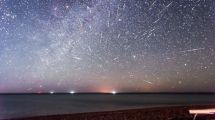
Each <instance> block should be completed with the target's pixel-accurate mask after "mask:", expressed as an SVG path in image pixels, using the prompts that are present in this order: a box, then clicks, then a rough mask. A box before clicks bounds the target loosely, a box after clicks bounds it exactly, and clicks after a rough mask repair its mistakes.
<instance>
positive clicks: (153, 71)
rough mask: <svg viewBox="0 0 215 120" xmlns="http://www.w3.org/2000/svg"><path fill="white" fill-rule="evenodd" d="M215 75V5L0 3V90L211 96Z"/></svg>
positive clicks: (210, 0) (168, 0)
mask: <svg viewBox="0 0 215 120" xmlns="http://www.w3.org/2000/svg"><path fill="white" fill-rule="evenodd" d="M214 73H215V1H214V0H180V1H179V0H178V1H173V0H86V1H80V0H73V1H72V0H71V1H70V0H1V1H0V92H3V93H4V92H49V91H55V92H69V91H77V92H111V91H113V90H115V91H117V92H155V91H156V92H159V91H161V92H163V91H173V92H175V91H176V92H177V91H189V92H192V91H195V92H204V91H211V92H212V91H213V92H214V91H215V89H214V88H213V85H214V84H215V74H214Z"/></svg>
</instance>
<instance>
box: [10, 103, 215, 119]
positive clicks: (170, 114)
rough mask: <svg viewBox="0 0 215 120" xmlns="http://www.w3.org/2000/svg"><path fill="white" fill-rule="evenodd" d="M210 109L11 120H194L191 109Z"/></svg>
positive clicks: (175, 108) (162, 109) (159, 109)
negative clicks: (190, 112)
mask: <svg viewBox="0 0 215 120" xmlns="http://www.w3.org/2000/svg"><path fill="white" fill-rule="evenodd" d="M209 108H215V105H188V106H172V107H170V106H168V107H153V108H142V109H128V110H116V111H105V112H89V113H75V114H65V115H51V116H38V117H27V118H18V119H10V120H143V119H144V120H193V117H194V115H191V114H189V111H188V110H189V109H209ZM198 119H204V120H211V119H215V115H198V117H197V118H196V120H198ZM8 120H9V119H8Z"/></svg>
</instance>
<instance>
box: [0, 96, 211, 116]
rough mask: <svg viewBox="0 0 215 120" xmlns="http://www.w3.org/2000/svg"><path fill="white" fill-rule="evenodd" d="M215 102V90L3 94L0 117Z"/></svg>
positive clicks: (0, 100)
mask: <svg viewBox="0 0 215 120" xmlns="http://www.w3.org/2000/svg"><path fill="white" fill-rule="evenodd" d="M191 104H213V105H214V104H215V94H132V95H131V94H123V95H107V94H106V95H101V94H100V95H99V94H98V95H97V94H91V95H90V94H83V95H80V94H79V95H78V94H74V95H0V119H4V118H18V117H29V116H38V115H53V114H69V113H82V112H94V111H110V110H120V109H132V108H146V107H156V106H166V105H191Z"/></svg>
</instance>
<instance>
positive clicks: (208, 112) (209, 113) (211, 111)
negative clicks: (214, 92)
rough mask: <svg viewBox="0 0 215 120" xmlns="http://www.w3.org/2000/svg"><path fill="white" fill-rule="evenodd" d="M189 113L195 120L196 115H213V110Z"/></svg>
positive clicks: (191, 111)
mask: <svg viewBox="0 0 215 120" xmlns="http://www.w3.org/2000/svg"><path fill="white" fill-rule="evenodd" d="M189 113H190V114H194V118H193V120H195V119H196V116H197V115H198V114H201V115H213V114H214V113H215V108H213V109H199V110H189Z"/></svg>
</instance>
